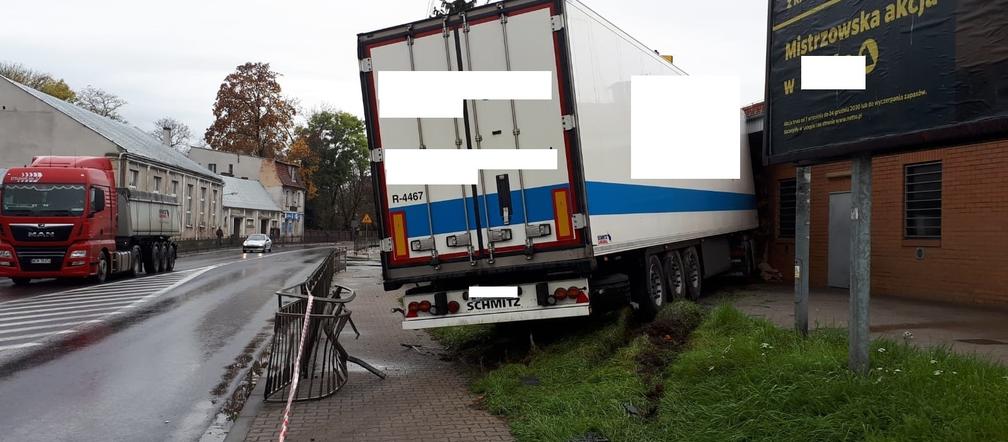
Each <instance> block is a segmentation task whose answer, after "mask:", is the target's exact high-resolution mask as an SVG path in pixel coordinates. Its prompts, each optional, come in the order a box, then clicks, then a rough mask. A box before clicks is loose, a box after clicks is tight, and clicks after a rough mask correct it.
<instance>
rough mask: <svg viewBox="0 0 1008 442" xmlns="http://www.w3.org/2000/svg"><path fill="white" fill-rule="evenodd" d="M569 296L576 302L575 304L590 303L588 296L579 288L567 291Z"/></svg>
mask: <svg viewBox="0 0 1008 442" xmlns="http://www.w3.org/2000/svg"><path fill="white" fill-rule="evenodd" d="M567 296H569V297H570V298H571V299H573V300H574V302H575V303H578V304H584V303H586V302H588V294H587V293H585V292H584V290H581V289H580V288H578V287H571V288H569V289H567Z"/></svg>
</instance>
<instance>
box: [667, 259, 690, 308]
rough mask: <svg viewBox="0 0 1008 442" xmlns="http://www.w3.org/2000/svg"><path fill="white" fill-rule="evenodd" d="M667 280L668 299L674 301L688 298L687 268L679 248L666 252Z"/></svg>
mask: <svg viewBox="0 0 1008 442" xmlns="http://www.w3.org/2000/svg"><path fill="white" fill-rule="evenodd" d="M664 261H665V262H664V264H665V280H666V281H667V282H666V287H668V297H667V298H666V299H668V300H669V301H674V300H677V299H685V298H686V270H685V269H684V268H683V261H682V255H680V254H679V251H678V250H673V251H671V252H668V253H666V254H665V259H664Z"/></svg>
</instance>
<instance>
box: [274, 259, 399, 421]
mask: <svg viewBox="0 0 1008 442" xmlns="http://www.w3.org/2000/svg"><path fill="white" fill-rule="evenodd" d="M341 270H346V250H345V249H341V248H337V249H333V250H332V251H331V252H330V253H329V255H328V256H327V257H326V258H325V260H324V261H323V262H322V263H321V264H320V265H319V266H318V267H317V268H316V269H315V270H314V271H313V272H312V273H311V275H309V276H308V278H307V279H306V280H305V281H304V282H302V283H300V284H297V285H295V286H292V287H288V288H285V289H283V290H280V291H278V292H277V302H278V307H279V308H278V311H277V312H276V315H275V321H274V324H273V342H272V344H271V350H272V351H271V353H270V359H269V365H268V366H267V369H266V395H265V396H266V397H265V399H266V401H270V402H283V401H286V400H287V398H288V397H289V396H290V394H291V391H290V390H291V387H292V383H293V379H294V370H295V366H297V367H299V368H298V369H299V371H300V373H299V376H298V377H299V381H298V382H297V384H296V385H294V386H293V388H294V390H295V392H294V395H293V398H294V400H295V401H303V400H310V399H321V398H324V397H327V396H331V395H333V394H335V393H336V392H337V391H339V389H340V388H341V387H343V385H344V384H346V381H347V374H348V372H347V363H348V362H352V363H354V364H357V365H359V366H361V367H363V368H364V369H366V370H367V371H370V372H371V373H374V375H375V376H378V377H380V378H383V379H384V378H385V374H384V373H382V372H381V371H380V370H378V369H377V368H375V367H373V366H371V365H370V364H368V363H366V362H364V361H362V360H360V359H358V358H355V357H353V356H350V355H349V354H347V351H346V350H345V349H344V348H343V345H342V344H340V342H339V337H340V333H341V332H342V331H343V328H344V327H346V326H347V325H348V324H349V325H350V327H351V328H352V329H353V331H354V333H356V335H357V336H360V332H358V331H357V327H356V326H355V325H354V323H353V320H352V319H351V317H350V314H351V311H350V309H349V308H347V304H348V303H349V302H351V301H353V299H354V297H356V294H355V293H354V291H353V290H351V289H349V288H347V287H344V286H341V285H338V284H334V283H333V279H334V275H335V274H336V273H337V272H339V271H341ZM309 294H311V296H312V297H313V301H312V303H311V311H310V312H308V311H306V309H307V307H308V295H309ZM306 320H307V321H308V330H307V333H306V334H305V342H304V346H303V348H302V349H301V359H300V362H299V363H298V364H295V362H296V361H297V358H298V348H299V347H301V342H300V340H301V331H302V328H303V327H304V325H305V321H306Z"/></svg>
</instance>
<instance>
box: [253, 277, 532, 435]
mask: <svg viewBox="0 0 1008 442" xmlns="http://www.w3.org/2000/svg"><path fill="white" fill-rule="evenodd" d="M337 277H338V278H339V283H340V284H343V285H346V286H348V287H351V288H353V289H354V290H356V291H357V299H355V300H354V301H353V302H352V303H351V304H349V308H350V310H351V311H353V319H354V322H355V323H356V324H357V327H358V328H359V329H360V332H361V337H360V339H359V340H354V339H353V334H352V332H349V333H344V334H343V339H342V340H341V341H342V342H343V344H344V346H345V347H346V349H347V351H348V352H349V353H350V354H351V355H353V356H357V357H360V358H361V359H363V360H365V361H367V362H369V363H371V364H373V365H375V366H377V367H379V368H380V369H382V370H384V371H385V372H386V373H387V374H388V377H387V378H386V379H385V380H381V379H378V378H377V377H375V376H373V375H371V374H370V373H367V372H365V371H364V370H363V369H361V368H359V367H357V366H355V365H353V364H350V365H349V368H350V380H349V381H348V382H347V384H346V385H345V386H344V387H343V389H342V390H340V391H339V392H337V393H336V394H335V395H333V396H331V397H328V398H325V399H321V400H318V401H311V402H301V403H295V404H294V406H293V407H292V409H291V421H290V430H289V432H288V440H291V441H319V442H321V441H509V440H512V437H511V434H510V431H509V430H508V426H507V424H506V423H505V422H504V421H503V420H501V419H500V418H497V417H495V416H493V415H491V414H490V413H488V412H487V411H484V410H482V409H480V408H479V407H478V406H477V405H476V397H475V396H473V395H472V394H471V393H469V391H468V389H467V386H466V379H465V378H464V377H463V375H462V374H461V373H460V372H459V370H458V369H457V367H455V366H454V365H453V364H452V363H450V362H443V361H441V360H440V359H439V357H438V355H437V353H438V346H437V344H436V343H434V342H433V341H431V339H430V338H429V337H428V335H427V333H426V332H423V331H415V330H402V327H401V325H400V321H401V319H402V317H401V316H399V314H398V313H391V309H392V308H394V307H399V303H398V300H397V295H396V293H395V292H389V293H386V292H385V291H384V290H382V287H381V284H380V280H381V268H380V267H378V264H377V262H374V261H354V260H351V261H350V262H349V266H348V269H347V272H345V273H340V274H339V275H337ZM348 329H349V327H348ZM401 344H413V345H419V346H421V347H422V348H423V349H424V350H425V351H426V350H427V349H430V350H432V351H431V353H432V354H422V353H421V352H418V351H416V350H413V349H410V348H406V347H403V346H402V345H401ZM263 381H264V380H260V382H263ZM249 400H250V401H262V396H256V397H251V398H249ZM284 405H285V404H281V403H266V404H264V405H263V406H262V408H261V409H260V410H259V412H258V414H257V415H256V417H255V419H254V421H253V422H252V424H251V426H250V428H249V432H248V435H247V436H246V438H245V440H246V441H275V440H277V437H278V436H279V432H280V422H281V420H282V419H283V408H284Z"/></svg>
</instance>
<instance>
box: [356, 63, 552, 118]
mask: <svg viewBox="0 0 1008 442" xmlns="http://www.w3.org/2000/svg"><path fill="white" fill-rule="evenodd" d="M376 83H377V87H378V116H379V117H380V118H462V101H463V100H550V99H552V98H553V73H552V72H549V71H379V72H378V73H377V79H376Z"/></svg>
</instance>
